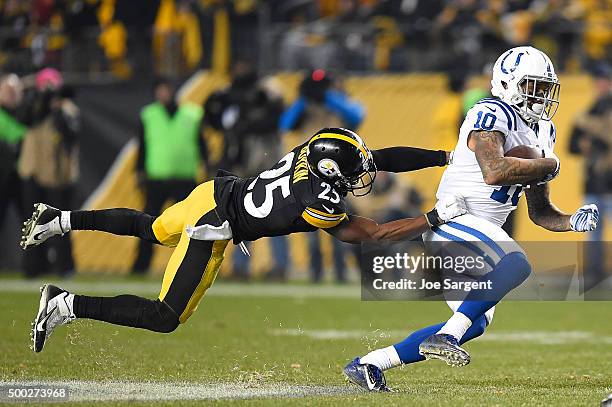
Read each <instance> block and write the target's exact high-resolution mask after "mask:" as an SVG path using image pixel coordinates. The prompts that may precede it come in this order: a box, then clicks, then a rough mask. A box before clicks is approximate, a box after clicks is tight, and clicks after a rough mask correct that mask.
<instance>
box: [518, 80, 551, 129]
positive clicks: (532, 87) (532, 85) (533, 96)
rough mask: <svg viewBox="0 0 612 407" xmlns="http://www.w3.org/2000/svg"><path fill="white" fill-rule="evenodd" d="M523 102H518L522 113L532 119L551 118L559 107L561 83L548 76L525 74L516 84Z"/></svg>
mask: <svg viewBox="0 0 612 407" xmlns="http://www.w3.org/2000/svg"><path fill="white" fill-rule="evenodd" d="M518 86H519V89H520V95H521V97H522V98H523V103H522V104H518V105H517V107H519V108H520V109H521V110H522V112H523V115H526V116H529V117H531V118H532V119H533V120H534V121H539V120H551V119H552V118H553V116H554V115H555V113H556V112H557V109H558V108H559V91H560V89H561V85H560V84H559V82H558V81H555V80H552V79H550V78H542V77H535V76H530V75H527V76H525V77H524V78H523V79H522V80H521V81H520V82H519V84H518Z"/></svg>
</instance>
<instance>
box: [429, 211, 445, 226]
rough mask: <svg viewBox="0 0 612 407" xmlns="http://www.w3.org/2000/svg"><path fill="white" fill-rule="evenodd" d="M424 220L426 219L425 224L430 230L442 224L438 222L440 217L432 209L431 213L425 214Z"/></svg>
mask: <svg viewBox="0 0 612 407" xmlns="http://www.w3.org/2000/svg"><path fill="white" fill-rule="evenodd" d="M425 219H427V224H428V225H429V227H430V228H433V227H436V226H439V225H440V224H441V223H442V222H441V221H440V217H439V216H438V211H437V210H436V208H433V209H432V210H431V211H429V212H427V213H426V214H425Z"/></svg>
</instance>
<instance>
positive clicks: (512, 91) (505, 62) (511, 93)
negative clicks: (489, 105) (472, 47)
mask: <svg viewBox="0 0 612 407" xmlns="http://www.w3.org/2000/svg"><path fill="white" fill-rule="evenodd" d="M559 91H560V84H559V79H558V78H557V75H556V74H555V70H554V66H553V64H552V62H551V60H550V58H548V56H547V55H546V54H545V53H543V52H542V51H540V50H538V49H536V48H533V47H516V48H512V49H510V50H508V51H506V52H504V53H503V54H502V55H501V56H500V57H499V58H498V59H497V61H496V62H495V65H494V67H493V77H492V79H491V94H492V95H493V96H497V97H498V98H499V99H501V100H502V101H504V102H506V103H508V104H509V105H511V106H512V107H513V108H514V109H515V110H516V111H517V112H518V113H519V115H520V116H521V117H522V118H523V119H524V120H525V121H527V122H528V123H536V122H538V121H539V120H551V119H552V117H553V116H554V115H555V113H556V112H557V108H558V107H559Z"/></svg>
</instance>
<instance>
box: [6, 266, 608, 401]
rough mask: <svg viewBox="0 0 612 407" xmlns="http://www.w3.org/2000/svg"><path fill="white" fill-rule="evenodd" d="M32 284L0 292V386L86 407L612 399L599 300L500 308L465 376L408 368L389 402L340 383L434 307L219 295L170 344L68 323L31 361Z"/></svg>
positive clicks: (326, 290) (260, 291) (118, 287)
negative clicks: (20, 386)
mask: <svg viewBox="0 0 612 407" xmlns="http://www.w3.org/2000/svg"><path fill="white" fill-rule="evenodd" d="M97 281H100V282H102V283H101V285H96V282H97ZM157 284H158V283H157V282H156V281H155V282H154V281H151V280H143V281H134V280H129V279H128V280H124V279H117V278H111V279H110V280H109V277H107V276H104V277H99V278H87V279H83V278H80V279H77V280H76V281H71V282H67V283H66V284H64V285H65V287H66V288H73V289H78V290H79V291H81V292H83V293H92V294H107V295H109V294H110V295H113V294H119V293H121V291H126V290H129V291H132V292H135V293H137V294H140V295H149V296H151V297H154V296H155V295H156V287H157ZM37 286H38V283H37V282H24V281H20V280H16V279H2V280H0V294H1V295H0V309H1V310H2V313H0V326H1V331H0V351H1V352H0V381H2V382H20V383H24V382H27V383H50V382H53V383H55V382H61V383H60V384H68V385H69V386H71V385H73V386H75V387H74V389H76V390H75V391H78V394H79V397H80V398H79V397H76V398H77V399H79V400H81V403H82V404H83V405H90V404H91V403H92V401H99V402H98V403H96V405H117V404H121V403H125V402H122V401H120V399H122V398H123V399H125V398H127V399H130V398H136V399H143V398H145V399H147V398H150V399H151V400H157V401H158V402H159V404H166V405H179V404H180V405H195V404H202V403H203V402H209V403H215V405H219V404H221V405H225V404H232V405H233V404H238V403H244V404H249V405H283V406H285V405H316V406H319V405H343V404H347V403H350V404H351V405H402V406H404V405H415V406H428V405H457V406H459V405H469V406H474V405H487V406H491V405H507V406H519V405H546V406H553V405H555V406H556V405H558V406H570V405H572V406H573V405H576V406H597V405H599V404H598V403H599V401H600V400H602V399H603V398H604V396H606V395H607V394H608V393H610V392H612V312H611V311H612V303H610V302H582V303H579V302H565V303H561V302H508V303H502V304H501V305H499V306H498V309H497V312H496V314H495V320H494V323H493V325H492V326H491V327H490V329H489V330H488V332H487V333H486V334H485V335H484V336H483V337H481V338H479V339H477V340H475V341H473V342H471V343H469V344H468V345H467V346H466V348H467V349H468V350H469V351H470V353H471V355H472V363H471V364H470V365H468V366H466V367H463V368H455V369H452V368H450V367H447V366H446V365H444V364H443V363H442V362H439V361H429V362H422V363H418V364H414V365H409V366H405V367H403V368H400V369H395V370H392V371H389V372H388V373H387V381H388V384H389V385H390V386H391V387H392V388H394V389H395V390H396V391H395V392H394V393H390V394H367V393H364V392H362V391H360V390H359V389H357V388H355V387H353V386H350V385H349V384H347V383H346V382H345V381H344V378H343V376H342V374H341V369H342V367H343V366H344V364H345V363H346V362H347V361H348V360H349V359H351V358H352V357H354V356H356V355H363V354H364V353H366V351H367V350H368V349H371V348H374V347H379V346H383V345H388V344H392V343H394V342H395V341H397V340H400V339H401V338H402V337H403V336H405V335H407V334H409V333H410V332H411V331H412V330H414V329H416V328H419V327H421V326H424V325H430V324H432V323H437V322H440V321H443V320H444V319H446V318H447V317H448V316H449V310H448V308H447V307H446V305H445V304H444V303H439V302H427V303H426V302H419V303H417V302H376V303H374V302H361V301H360V300H359V288H358V287H357V286H348V287H347V286H333V285H323V286H308V285H301V284H291V285H288V286H283V285H258V284H251V285H236V284H228V283H218V284H216V285H215V286H214V287H213V289H212V290H211V291H210V292H209V294H208V295H207V296H206V297H205V299H204V301H203V302H202V304H200V307H199V309H198V311H197V312H196V313H195V315H194V316H193V317H192V318H191V319H190V320H189V321H188V323H187V324H185V325H183V326H181V327H180V328H179V329H178V330H177V331H176V332H174V333H173V334H155V333H150V332H147V331H143V330H136V329H130V328H122V327H115V326H111V325H109V324H104V323H97V322H94V321H89V320H78V321H76V322H75V323H73V324H71V325H68V326H66V327H60V328H59V329H58V330H57V331H56V333H54V335H53V336H52V337H51V339H50V340H49V342H48V343H47V345H46V347H45V350H44V351H43V352H42V353H40V354H34V353H33V352H32V351H31V350H30V349H29V348H28V346H29V328H30V321H31V319H32V317H33V315H34V313H35V311H36V309H37V302H38V290H37ZM71 388H72V387H71ZM287 396H289V397H287ZM219 399H221V400H219ZM73 400H74V398H73ZM2 401H6V399H5V400H0V402H2ZM146 402H147V401H141V402H140V403H146ZM148 402H150V401H148ZM74 404H78V403H76V402H74ZM131 404H134V403H133V402H132V403H131Z"/></svg>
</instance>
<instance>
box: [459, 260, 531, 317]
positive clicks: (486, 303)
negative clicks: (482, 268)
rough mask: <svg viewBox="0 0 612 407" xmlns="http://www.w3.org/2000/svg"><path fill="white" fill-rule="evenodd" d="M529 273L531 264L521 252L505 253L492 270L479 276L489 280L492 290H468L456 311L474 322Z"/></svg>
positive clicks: (519, 283)
mask: <svg viewBox="0 0 612 407" xmlns="http://www.w3.org/2000/svg"><path fill="white" fill-rule="evenodd" d="M530 273H531V266H530V265H529V262H528V261H527V257H525V255H524V254H523V253H521V252H512V253H509V254H507V255H505V256H504V257H503V258H502V259H501V260H500V261H499V263H497V265H496V266H495V268H494V269H493V270H492V271H490V272H489V273H487V274H485V275H484V276H482V277H481V278H479V280H481V281H483V280H485V281H486V280H489V281H491V282H492V290H472V291H470V293H469V294H468V295H467V297H466V298H465V301H463V303H462V304H461V306H459V309H457V311H458V312H461V313H462V314H463V315H465V316H467V317H468V318H469V319H470V320H471V321H472V323H474V322H475V321H476V320H477V319H478V318H479V317H481V316H483V315H484V313H485V312H487V311H488V310H490V309H491V308H492V307H493V306H495V304H497V303H498V302H499V301H501V299H502V298H504V296H505V295H506V294H508V293H509V292H510V291H512V290H513V289H515V288H516V287H518V286H519V285H521V283H522V282H523V281H525V280H526V279H527V277H529V274H530Z"/></svg>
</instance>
